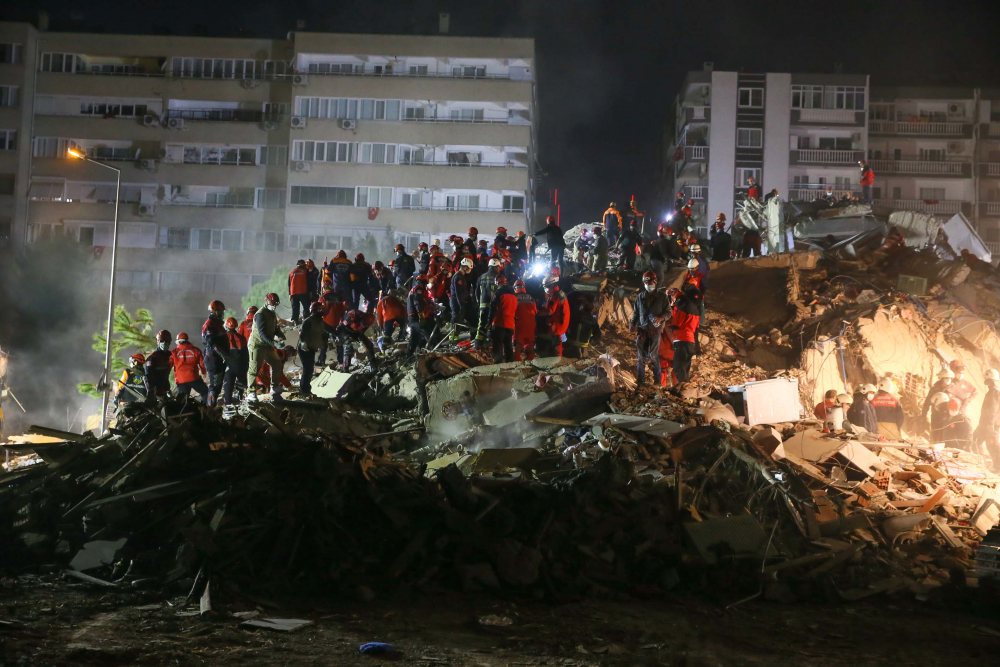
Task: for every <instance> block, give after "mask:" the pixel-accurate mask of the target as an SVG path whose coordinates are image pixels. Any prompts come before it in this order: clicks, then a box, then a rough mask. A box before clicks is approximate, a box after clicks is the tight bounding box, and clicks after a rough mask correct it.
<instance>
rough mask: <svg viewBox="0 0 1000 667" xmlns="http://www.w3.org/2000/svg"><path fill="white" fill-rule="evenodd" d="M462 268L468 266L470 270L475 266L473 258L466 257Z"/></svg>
mask: <svg viewBox="0 0 1000 667" xmlns="http://www.w3.org/2000/svg"><path fill="white" fill-rule="evenodd" d="M462 266H467V267H469V268H470V269H471V268H472V267H473V266H474V265H473V262H472V258H471V257H465V258H463V259H462Z"/></svg>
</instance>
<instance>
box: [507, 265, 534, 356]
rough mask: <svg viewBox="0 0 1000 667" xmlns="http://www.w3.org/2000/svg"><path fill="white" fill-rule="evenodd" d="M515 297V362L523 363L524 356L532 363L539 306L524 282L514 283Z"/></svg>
mask: <svg viewBox="0 0 1000 667" xmlns="http://www.w3.org/2000/svg"><path fill="white" fill-rule="evenodd" d="M514 295H515V296H516V297H517V310H516V311H515V312H514V340H513V343H514V361H521V358H522V356H523V358H525V359H527V360H528V361H531V360H532V359H534V358H535V326H536V321H535V318H536V316H537V315H538V304H537V303H535V299H534V297H532V296H531V295H530V294H528V288H527V286H525V284H524V281H522V280H517V281H515V282H514Z"/></svg>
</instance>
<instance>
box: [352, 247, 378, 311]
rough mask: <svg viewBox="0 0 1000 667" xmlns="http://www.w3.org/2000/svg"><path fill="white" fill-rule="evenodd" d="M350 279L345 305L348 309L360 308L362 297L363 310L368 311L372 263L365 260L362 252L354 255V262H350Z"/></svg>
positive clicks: (370, 300) (370, 299)
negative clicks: (348, 295) (349, 288)
mask: <svg viewBox="0 0 1000 667" xmlns="http://www.w3.org/2000/svg"><path fill="white" fill-rule="evenodd" d="M349 277H350V281H351V297H350V298H349V299H347V306H348V308H349V309H350V310H354V309H357V308H361V300H362V299H364V302H365V307H364V312H366V313H367V312H368V311H369V310H370V309H371V308H372V307H373V305H374V304H373V303H372V293H371V289H369V288H370V285H371V281H372V265H371V264H369V263H368V262H366V261H365V256H364V253H360V252H359V253H358V254H357V255H355V256H354V263H353V264H351V272H350V274H349Z"/></svg>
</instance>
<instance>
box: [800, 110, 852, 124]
mask: <svg viewBox="0 0 1000 667" xmlns="http://www.w3.org/2000/svg"><path fill="white" fill-rule="evenodd" d="M798 111H799V120H800V121H802V122H806V123H853V122H854V119H855V114H856V113H857V112H856V111H855V110H854V109H799V110H798Z"/></svg>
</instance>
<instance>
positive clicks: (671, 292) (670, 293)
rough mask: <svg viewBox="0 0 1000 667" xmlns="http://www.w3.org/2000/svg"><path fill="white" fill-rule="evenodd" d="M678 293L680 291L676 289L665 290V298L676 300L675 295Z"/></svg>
mask: <svg viewBox="0 0 1000 667" xmlns="http://www.w3.org/2000/svg"><path fill="white" fill-rule="evenodd" d="M680 293H681V291H680V290H679V289H677V288H676V287H671V288H670V289H668V290H667V298H668V299H670V300H671V301H673V300H674V299H676V298H677V295H678V294H680Z"/></svg>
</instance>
